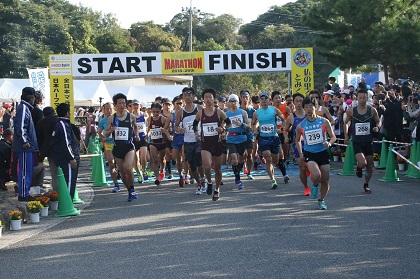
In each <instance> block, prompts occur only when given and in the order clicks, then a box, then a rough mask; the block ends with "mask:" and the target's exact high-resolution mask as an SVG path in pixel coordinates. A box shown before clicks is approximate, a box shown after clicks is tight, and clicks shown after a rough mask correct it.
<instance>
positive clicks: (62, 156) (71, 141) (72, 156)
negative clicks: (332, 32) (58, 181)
mask: <svg viewBox="0 0 420 280" xmlns="http://www.w3.org/2000/svg"><path fill="white" fill-rule="evenodd" d="M57 115H58V117H59V119H58V122H57V123H56V125H55V128H54V132H53V134H52V136H53V137H52V138H53V140H52V141H53V142H52V143H53V144H52V145H51V149H52V151H51V152H52V153H51V156H52V159H53V161H54V163H55V165H56V166H57V167H60V168H61V169H62V170H63V174H64V178H65V181H66V183H67V187H68V189H69V192H70V196H71V199H73V198H74V190H75V187H76V185H75V184H72V178H73V174H74V172H75V171H76V170H77V155H76V153H75V151H74V149H75V145H76V143H75V139H76V137H75V136H74V133H73V130H72V128H71V125H70V119H69V118H70V105H69V104H67V103H61V104H59V105H58V106H57Z"/></svg>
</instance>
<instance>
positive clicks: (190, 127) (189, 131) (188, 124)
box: [184, 121, 194, 134]
mask: <svg viewBox="0 0 420 280" xmlns="http://www.w3.org/2000/svg"><path fill="white" fill-rule="evenodd" d="M193 122H194V121H190V122H185V127H184V128H185V133H186V134H194V129H193Z"/></svg>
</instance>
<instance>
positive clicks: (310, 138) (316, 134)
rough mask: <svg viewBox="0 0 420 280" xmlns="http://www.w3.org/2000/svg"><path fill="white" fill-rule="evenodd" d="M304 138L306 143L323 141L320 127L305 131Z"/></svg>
mask: <svg viewBox="0 0 420 280" xmlns="http://www.w3.org/2000/svg"><path fill="white" fill-rule="evenodd" d="M305 140H306V143H307V144H308V145H316V144H321V143H323V142H324V136H323V135H322V129H321V128H318V129H315V130H310V131H305Z"/></svg>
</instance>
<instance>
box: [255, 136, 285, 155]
mask: <svg viewBox="0 0 420 280" xmlns="http://www.w3.org/2000/svg"><path fill="white" fill-rule="evenodd" d="M258 151H260V152H264V151H270V152H271V153H272V154H278V153H279V152H280V138H279V137H278V136H271V137H261V136H260V137H259V138H258Z"/></svg>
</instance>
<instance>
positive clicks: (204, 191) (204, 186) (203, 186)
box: [200, 183, 207, 193]
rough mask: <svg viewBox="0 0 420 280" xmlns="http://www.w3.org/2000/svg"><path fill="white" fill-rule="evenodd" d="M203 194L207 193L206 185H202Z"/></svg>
mask: <svg viewBox="0 0 420 280" xmlns="http://www.w3.org/2000/svg"><path fill="white" fill-rule="evenodd" d="M200 190H201V193H206V192H207V187H206V184H205V183H201V189H200Z"/></svg>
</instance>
